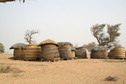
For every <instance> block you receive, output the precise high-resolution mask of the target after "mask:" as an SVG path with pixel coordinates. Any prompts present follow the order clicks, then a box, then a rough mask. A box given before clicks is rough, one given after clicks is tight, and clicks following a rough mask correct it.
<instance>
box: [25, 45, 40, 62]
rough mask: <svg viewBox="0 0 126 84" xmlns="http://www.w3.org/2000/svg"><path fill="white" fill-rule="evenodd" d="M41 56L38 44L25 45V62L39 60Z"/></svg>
mask: <svg viewBox="0 0 126 84" xmlns="http://www.w3.org/2000/svg"><path fill="white" fill-rule="evenodd" d="M40 56H41V47H40V46H38V44H27V45H26V52H25V60H39V59H40Z"/></svg>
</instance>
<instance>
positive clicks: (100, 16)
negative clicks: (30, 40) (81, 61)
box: [0, 0, 126, 53]
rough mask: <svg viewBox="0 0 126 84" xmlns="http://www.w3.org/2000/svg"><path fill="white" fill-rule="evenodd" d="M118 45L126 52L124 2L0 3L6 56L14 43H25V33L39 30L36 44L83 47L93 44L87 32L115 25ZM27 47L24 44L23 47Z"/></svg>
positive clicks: (49, 0) (0, 40) (56, 0)
mask: <svg viewBox="0 0 126 84" xmlns="http://www.w3.org/2000/svg"><path fill="white" fill-rule="evenodd" d="M118 23H121V26H120V31H119V32H120V33H121V35H120V37H119V38H118V40H119V41H120V42H119V43H120V44H121V45H122V46H124V47H125V48H126V0H26V2H25V3H23V2H19V1H18V0H17V1H15V2H7V3H0V43H3V45H4V47H5V52H6V53H12V50H9V48H10V47H11V46H12V45H13V44H16V43H26V41H25V40H24V36H25V32H26V30H38V31H40V33H39V34H36V35H34V36H33V37H34V39H35V40H36V42H37V43H40V42H42V41H44V40H46V39H52V40H54V41H56V42H71V43H72V44H73V45H78V46H82V45H84V44H88V43H90V42H96V43H97V40H96V39H95V38H94V37H93V35H92V33H91V31H90V28H91V27H92V25H95V24H110V25H114V24H118ZM26 44H27V43H26Z"/></svg>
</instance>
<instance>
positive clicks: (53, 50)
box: [39, 39, 60, 61]
mask: <svg viewBox="0 0 126 84" xmlns="http://www.w3.org/2000/svg"><path fill="white" fill-rule="evenodd" d="M39 46H40V47H41V59H42V60H46V61H55V60H58V59H60V56H59V51H58V46H59V45H58V43H57V42H55V41H53V40H50V39H47V40H45V41H43V42H41V43H40V44H39Z"/></svg>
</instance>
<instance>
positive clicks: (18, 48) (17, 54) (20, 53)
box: [10, 43, 26, 59]
mask: <svg viewBox="0 0 126 84" xmlns="http://www.w3.org/2000/svg"><path fill="white" fill-rule="evenodd" d="M10 49H14V58H15V59H23V58H24V57H25V51H26V50H25V49H26V44H24V43H17V44H14V45H13V46H11V47H10Z"/></svg>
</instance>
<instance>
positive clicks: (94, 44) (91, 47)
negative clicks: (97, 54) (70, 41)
mask: <svg viewBox="0 0 126 84" xmlns="http://www.w3.org/2000/svg"><path fill="white" fill-rule="evenodd" d="M96 46H97V45H96V43H95V42H91V43H88V44H87V45H86V44H84V45H83V47H84V48H86V49H87V50H88V51H89V52H90V51H91V50H92V49H93V48H95V47H96Z"/></svg>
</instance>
